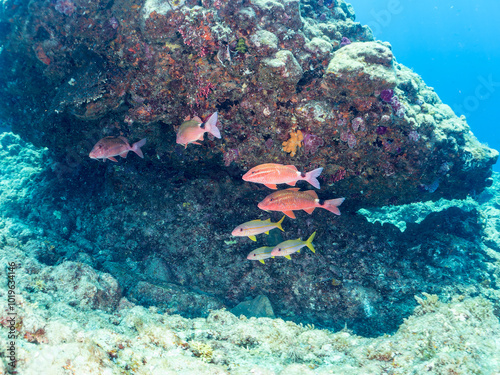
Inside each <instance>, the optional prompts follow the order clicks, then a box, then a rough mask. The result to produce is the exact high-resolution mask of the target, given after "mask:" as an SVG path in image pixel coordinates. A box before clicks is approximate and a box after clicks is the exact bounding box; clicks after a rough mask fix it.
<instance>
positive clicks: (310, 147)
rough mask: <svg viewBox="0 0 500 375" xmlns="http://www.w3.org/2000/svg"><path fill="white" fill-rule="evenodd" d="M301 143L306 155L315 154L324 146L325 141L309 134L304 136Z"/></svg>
mask: <svg viewBox="0 0 500 375" xmlns="http://www.w3.org/2000/svg"><path fill="white" fill-rule="evenodd" d="M302 141H303V142H304V152H305V153H306V154H315V153H316V151H318V148H320V147H322V146H323V145H324V144H325V141H323V139H322V138H321V137H319V136H317V135H313V134H309V133H305V134H304V139H303V140H302Z"/></svg>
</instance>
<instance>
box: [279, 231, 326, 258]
mask: <svg viewBox="0 0 500 375" xmlns="http://www.w3.org/2000/svg"><path fill="white" fill-rule="evenodd" d="M315 236H316V232H314V233H313V234H311V236H310V237H309V238H308V239H307V241H302V240H301V239H300V238H298V239H296V240H288V241H285V242H282V243H280V244H278V245H276V246H275V247H274V249H273V250H272V251H271V255H272V256H276V257H285V258H287V259H292V258H291V257H290V254H293V253H296V252H300V249H302V248H303V247H304V246H307V247H308V248H309V249H310V250H311V251H312V252H313V253H315V252H316V250H315V249H314V246H313V244H312V241H313V240H314V237H315Z"/></svg>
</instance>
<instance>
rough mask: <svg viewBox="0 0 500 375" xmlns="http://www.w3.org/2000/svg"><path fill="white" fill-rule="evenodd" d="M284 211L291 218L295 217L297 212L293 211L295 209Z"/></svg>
mask: <svg viewBox="0 0 500 375" xmlns="http://www.w3.org/2000/svg"><path fill="white" fill-rule="evenodd" d="M283 213H284V214H285V215H286V216H288V217H289V218H292V219H295V214H294V213H293V211H283Z"/></svg>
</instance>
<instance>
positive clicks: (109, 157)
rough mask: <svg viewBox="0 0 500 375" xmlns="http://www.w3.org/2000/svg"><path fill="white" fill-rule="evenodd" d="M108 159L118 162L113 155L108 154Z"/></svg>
mask: <svg viewBox="0 0 500 375" xmlns="http://www.w3.org/2000/svg"><path fill="white" fill-rule="evenodd" d="M108 159H109V160H112V161H114V162H116V163H118V160H116V159H115V158H114V157H112V156H108Z"/></svg>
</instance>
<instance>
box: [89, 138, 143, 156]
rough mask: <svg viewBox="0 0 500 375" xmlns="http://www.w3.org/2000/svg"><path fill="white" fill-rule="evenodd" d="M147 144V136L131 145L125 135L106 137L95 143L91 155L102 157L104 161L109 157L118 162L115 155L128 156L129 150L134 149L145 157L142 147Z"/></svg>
mask: <svg viewBox="0 0 500 375" xmlns="http://www.w3.org/2000/svg"><path fill="white" fill-rule="evenodd" d="M145 144H146V138H144V139H141V140H140V141H139V142H135V143H134V144H133V145H132V146H130V144H129V143H128V140H127V138H125V137H105V138H103V139H101V140H100V141H99V142H97V143H96V144H95V146H94V147H93V148H92V151H90V154H89V157H90V158H91V159H96V160H99V159H102V161H106V159H109V160H112V161H115V162H118V160H116V159H115V156H118V155H119V156H121V157H122V158H126V157H127V154H128V152H129V151H133V152H135V153H136V154H137V155H139V156H140V157H141V158H144V155H143V154H142V151H141V147H142V146H144V145H145Z"/></svg>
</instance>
